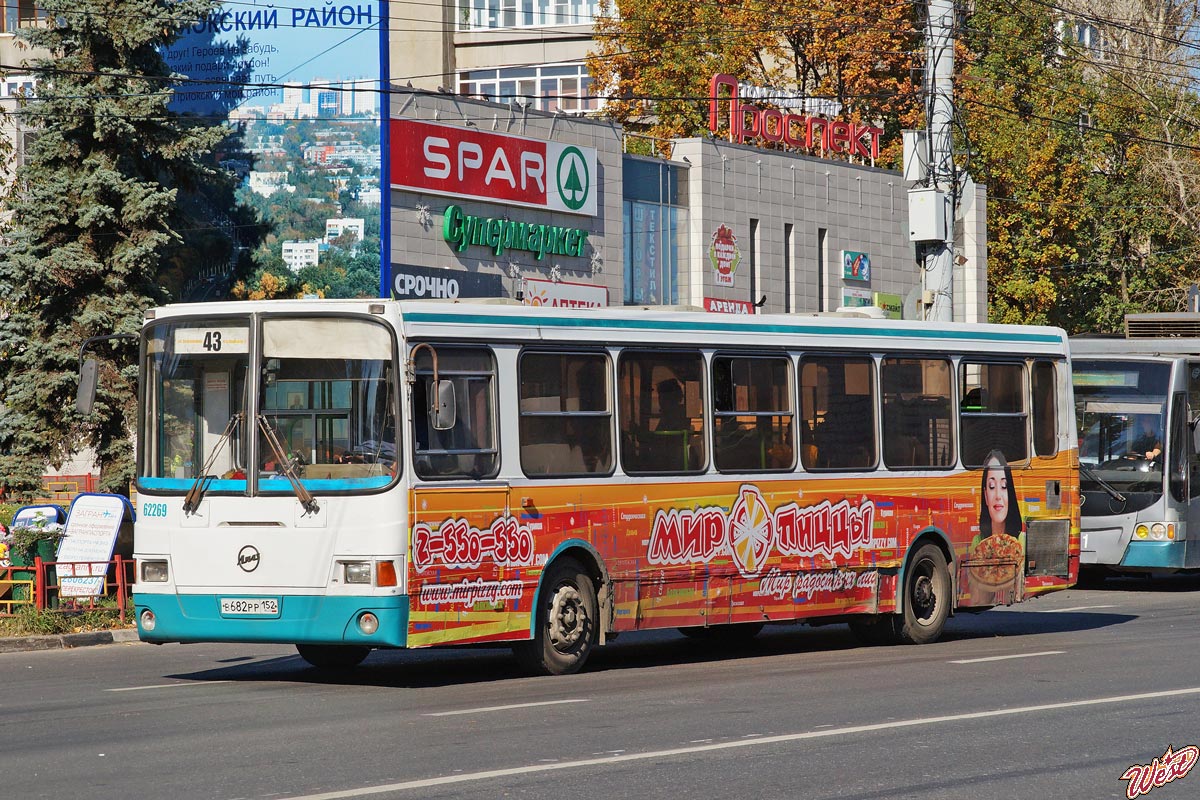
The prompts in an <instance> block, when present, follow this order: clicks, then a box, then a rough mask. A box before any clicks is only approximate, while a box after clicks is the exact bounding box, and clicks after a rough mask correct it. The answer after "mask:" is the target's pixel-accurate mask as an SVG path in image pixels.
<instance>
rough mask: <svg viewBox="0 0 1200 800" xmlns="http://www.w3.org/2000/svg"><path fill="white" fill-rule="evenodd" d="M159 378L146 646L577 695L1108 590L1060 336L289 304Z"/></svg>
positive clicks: (186, 325)
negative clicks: (624, 659) (555, 682)
mask: <svg viewBox="0 0 1200 800" xmlns="http://www.w3.org/2000/svg"><path fill="white" fill-rule="evenodd" d="M139 358H140V381H141V389H140V392H141V396H140V410H139V422H138V428H137V475H136V485H137V503H138V509H137V510H138V516H137V523H136V530H135V536H134V538H135V546H134V550H135V553H134V555H135V558H136V559H137V583H136V586H135V590H134V601H135V604H136V607H137V624H138V630H139V633H140V635H141V637H142V638H143V639H144V640H146V641H151V642H200V641H223V642H275V643H289V644H294V645H296V646H297V648H298V650H299V652H300V655H301V656H302V657H304V658H305V659H306V660H308V661H309V662H311V663H313V664H314V665H317V666H323V667H333V668H339V667H349V666H352V665H354V664H357V663H358V662H359V661H361V660H362V659H363V658H365V657H366V656H367V654H368V653H369V652H370V651H371V650H372V649H374V648H400V647H432V646H446V645H462V644H490V645H504V646H512V647H513V648H514V649H515V650H516V652H517V654H518V655H519V656H520V658H521V660H522V661H523V662H524V663H525V664H526V665H527V666H528V667H529V668H531V669H532V670H533V671H536V672H542V673H564V672H572V671H574V670H577V669H579V668H581V666H582V665H583V663H584V662H585V660H586V659H587V657H588V654H589V653H590V652H591V650H592V648H593V647H596V646H600V645H603V644H605V642H606V641H607V640H608V638H610V637H612V636H614V635H616V634H618V633H622V632H626V631H635V630H648V629H655V628H679V629H681V630H683V631H684V632H685V633H687V634H688V635H693V636H713V635H721V636H752V635H754V634H755V633H756V632H757V631H758V630H759V629H760V628H761V627H762V626H763V624H764V623H768V622H770V623H795V622H801V621H814V620H821V621H834V620H836V621H844V622H849V623H851V626H852V627H853V629H854V630H855V631H856V632H857V633H859V634H860V635H861V636H862V637H863V638H864V639H866V640H867V641H870V642H889V641H890V642H904V643H921V642H929V641H933V640H935V639H936V638H937V637H938V636H939V635H940V634H941V631H942V628H943V626H944V624H945V622H946V620H947V618H948V617H949V616H950V615H951V614H952V613H955V612H956V610H960V609H967V610H971V611H978V610H982V609H984V608H988V607H991V606H994V605H1006V604H1009V603H1015V602H1020V601H1022V600H1025V599H1027V598H1030V597H1034V596H1036V595H1039V594H1042V593H1046V592H1050V591H1054V590H1057V589H1063V588H1066V587H1067V586H1069V585H1071V583H1073V582H1074V580H1075V578H1076V574H1077V570H1078V547H1079V527H1078V525H1079V521H1078V520H1079V518H1078V508H1079V502H1078V497H1079V495H1078V471H1077V469H1076V465H1077V463H1078V459H1077V456H1076V453H1075V442H1076V439H1075V422H1074V406H1073V404H1072V403H1071V397H1070V389H1071V382H1070V370H1069V365H1068V351H1067V337H1066V335H1065V333H1063V331H1061V330H1059V329H1056V328H1039V327H1022V326H1003V325H953V324H935V323H922V322H913V321H900V320H877V319H867V318H864V317H859V316H857V315H748V316H737V315H724V314H710V313H705V312H703V311H699V310H686V309H662V308H656V309H642V308H631V309H626V308H604V309H586V310H585V309H559V308H531V307H527V306H521V305H518V304H512V303H483V302H479V303H452V302H439V301H414V302H396V301H384V300H288V301H263V302H230V303H206V304H194V305H175V306H167V307H163V308H158V309H153V310H152V311H150V312H148V313H147V315H146V321H145V324H144V326H143V329H142V332H141V344H140V356H139ZM85 374H87V371H85ZM91 374H93V375H94V371H93V372H92V373H91Z"/></svg>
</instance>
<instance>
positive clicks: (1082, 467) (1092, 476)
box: [1079, 461, 1125, 503]
mask: <svg viewBox="0 0 1200 800" xmlns="http://www.w3.org/2000/svg"><path fill="white" fill-rule="evenodd" d="M1079 471H1080V472H1082V473H1083V474H1084V475H1086V476H1087V477H1088V480H1092V481H1095V482H1096V485H1098V486H1099V487H1100V488H1101V489H1103V490H1104V491H1106V492H1108V494H1109V496H1110V497H1112V499H1113V500H1116V501H1117V502H1120V503H1124V502H1125V495H1123V494H1121V493H1120V492H1118V491H1117V490H1116V489H1114V488H1113V487H1112V486H1110V485H1109V484H1108V482H1107V481H1105V480H1104V479H1103V478H1101V477H1100V476H1099V475H1097V474H1096V473H1094V472H1092V470H1091V468H1089V467H1088V465H1087V464H1085V463H1083V462H1082V461H1080V462H1079Z"/></svg>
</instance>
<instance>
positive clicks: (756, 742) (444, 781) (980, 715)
mask: <svg viewBox="0 0 1200 800" xmlns="http://www.w3.org/2000/svg"><path fill="white" fill-rule="evenodd" d="M1184 695H1200V686H1194V687H1191V688H1188V689H1168V690H1166V691H1161V692H1143V693H1142V694H1125V695H1116V696H1112V697H1094V698H1092V699H1090V700H1069V701H1066V702H1063V703H1046V704H1044V705H1037V706H1018V707H1016V708H997V709H993V710H991V711H968V712H965V713H962V714H945V715H942V716H937V717H917V718H916V719H904V720H895V721H893V722H877V723H873V724H869V725H852V726H849V727H845V728H834V729H832V730H823V731H805V732H804V733H788V734H780V735H778V736H763V737H759V738H756V739H735V740H733V741H728V742H720V743H716V744H702V745H694V746H691V747H675V748H671V749H669V750H653V751H650V752H646V753H624V754H622V755H619V756H601V757H598V758H583V759H578V760H576V761H559V762H555V763H553V764H537V765H530V766H524V767H508V768H506V769H492V770H487V771H484V772H464V773H459V774H456V775H443V776H440V777H437V778H423V779H420V780H413V781H402V782H399V783H389V784H385V785H382V786H365V787H363V788H361V789H343V790H341V791H335V792H322V793H320V794H305V795H293V796H290V797H288V798H285V800H344V798H351V797H368V796H370V795H374V794H385V793H387V792H402V791H405V790H407V789H428V788H430V787H432V786H447V785H451V784H456V783H470V782H473V781H484V780H490V779H492V778H507V777H511V776H516V775H535V774H537V773H541V772H551V771H556V770H562V769H570V770H577V769H580V768H582V767H595V766H608V765H611V764H623V763H628V762H633V761H649V760H652V759H661V758H670V757H672V756H687V755H694V754H696V753H711V752H714V751H717V750H732V749H734V748H739V747H762V746H763V745H770V744H780V743H788V742H799V741H803V740H805V739H827V738H829V737H833V736H849V735H851V734H857V733H873V732H875V731H886V730H894V729H896V728H913V727H918V726H922V725H938V724H941V723H947V722H962V721H964V720H975V719H988V718H992V717H1007V716H1013V715H1016V714H1033V713H1037V712H1039V711H1058V710H1061V709H1065V708H1084V707H1087V706H1101V705H1111V704H1114V703H1134V702H1137V701H1139V700H1159V699H1162V698H1165V697H1181V696H1184Z"/></svg>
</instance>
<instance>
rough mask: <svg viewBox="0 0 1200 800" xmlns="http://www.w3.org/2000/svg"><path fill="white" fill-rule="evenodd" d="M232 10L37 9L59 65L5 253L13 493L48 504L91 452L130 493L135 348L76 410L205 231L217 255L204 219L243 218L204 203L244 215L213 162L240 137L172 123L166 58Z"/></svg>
mask: <svg viewBox="0 0 1200 800" xmlns="http://www.w3.org/2000/svg"><path fill="white" fill-rule="evenodd" d="M218 6H219V3H218V2H215V0H39V3H38V7H39V9H40V10H43V11H44V12H46V19H45V24H44V26H42V27H37V28H30V29H26V30H25V31H23V33H22V35H23V38H25V39H26V40H27V41H28V43H29V44H30V45H32V46H33V47H35V48H43V49H45V50H46V51H49V52H50V53H51V54H52V55H51V57H50V58H44V59H40V60H37V61H35V62H34V63H33V64H32V65H31V67H32V72H33V73H34V74H35V75H36V76H37V79H38V82H37V89H36V98H35V99H33V100H31V101H30V102H29V103H28V104H27V105H26V107H25V108H24V109H23V110H22V111H21V112H19V113H21V114H22V116H23V122H24V124H25V125H26V127H27V128H31V129H33V131H34V134H35V138H34V140H33V142H32V144H31V145H30V146H29V148H28V150H27V153H26V160H25V163H24V164H23V165H21V166H20V167H19V168H18V169H17V171H16V178H15V182H14V184H13V186H12V187H11V190H10V192H9V196H8V198H7V207H8V211H9V213H10V214H11V219H10V220H9V222H8V223H7V225H6V229H5V230H4V247H3V250H2V252H0V297H2V298H3V303H4V310H5V311H6V312H7V317H6V318H3V320H2V323H0V483H7V488H8V490H9V492H10V493H11V494H13V495H14V496H17V497H21V496H29V495H30V494H33V493H35V492H36V491H37V490H38V489H39V487H40V483H41V475H42V474H43V472H44V470H45V468H46V467H47V466H49V465H59V464H61V463H62V462H63V461H64V460H65V459H66V458H67V456H69V455H70V454H71V453H73V452H78V451H80V450H81V449H83V448H87V447H90V448H92V449H94V451H95V453H96V461H97V466H99V468H100V475H101V481H100V482H101V487H102V488H103V489H105V490H109V491H124V490H125V489H126V488H127V487H128V482H129V480H130V478H131V477H132V474H133V464H132V437H133V435H134V415H135V410H136V376H137V364H136V355H137V347H136V345H135V344H134V343H132V342H127V341H117V342H112V343H105V344H104V345H102V346H100V347H99V348H98V350H97V354H98V355H100V356H101V361H100V391H99V394H98V396H97V402H96V405H95V409H94V411H93V413H92V414H91V415H89V416H87V417H81V416H80V415H78V414H77V413H76V411H75V409H74V397H75V389H76V382H77V369H78V363H79V361H78V358H79V349H80V345H81V344H82V343H83V342H84V340H85V339H87V338H88V337H91V336H100V335H108V334H115V333H136V332H137V331H138V329H139V328H140V325H141V322H142V319H143V314H144V312H145V310H146V309H147V308H150V307H151V306H154V305H157V304H160V303H163V302H165V301H168V300H170V299H172V297H171V295H172V287H171V283H170V281H172V280H173V281H175V282H176V286H178V285H181V284H180V283H179V277H180V273H181V261H182V260H186V259H185V257H184V256H182V255H181V254H186V253H187V252H189V250H188V248H189V241H188V239H189V237H193V236H195V235H196V232H197V231H199V232H201V233H203V234H204V235H205V236H206V237H207V241H208V243H209V244H208V246H211V242H212V235H213V230H212V228H213V223H212V222H211V219H212V217H210V218H209V220H208V221H206V220H203V219H196V218H195V215H196V214H197V213H204V214H219V215H223V216H224V218H226V219H228V218H229V217H231V216H234V215H236V209H235V208H234V207H233V206H232V205H230V206H229V207H228V208H225V209H215V208H213V207H212V205H211V203H201V202H195V198H197V197H199V196H206V197H208V198H210V199H211V198H213V197H226V198H227V199H228V201H229V202H230V203H231V204H232V198H233V195H232V182H231V181H230V179H229V176H228V175H226V174H224V172H223V171H219V170H216V169H214V168H213V167H212V163H213V162H212V161H211V160H206V157H208V156H210V154H211V152H212V150H213V148H214V147H216V146H217V145H218V144H219V143H220V142H221V141H222V140H223V139H225V138H226V137H227V136H228V135H229V131H228V129H226V128H224V127H222V126H214V125H212V124H211V123H209V122H208V121H204V120H197V119H192V118H185V117H181V116H180V115H177V114H174V113H172V112H170V111H168V109H167V105H168V103H169V102H170V98H171V88H172V87H171V81H170V80H169V76H170V70H169V69H168V67H167V65H166V63H165V61H164V59H163V56H162V54H161V48H162V47H163V46H164V45H165V44H168V43H170V42H172V41H174V39H175V38H176V35H177V32H179V31H180V30H182V29H183V28H185V27H187V26H191V25H194V24H196V23H197V22H198V21H199V20H202V19H205V18H207V16H208V15H209V13H210V12H211V11H213V10H214V9H215V8H217V7H218ZM213 187H221V188H228V189H229V191H225V192H223V193H222V192H219V191H214V188H213ZM185 209H186V210H185ZM198 209H204V211H202V212H198ZM189 216H190V217H191V218H189ZM192 252H194V251H192ZM183 271H184V272H185V271H186V266H184V267H183ZM183 277H184V279H186V275H184V276H183ZM164 280H166V281H167V282H166V283H164Z"/></svg>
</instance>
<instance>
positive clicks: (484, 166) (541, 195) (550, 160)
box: [391, 119, 599, 217]
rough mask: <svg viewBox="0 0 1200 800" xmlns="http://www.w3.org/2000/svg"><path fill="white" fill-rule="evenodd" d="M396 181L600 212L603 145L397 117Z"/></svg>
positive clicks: (548, 207)
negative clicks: (600, 152)
mask: <svg viewBox="0 0 1200 800" xmlns="http://www.w3.org/2000/svg"><path fill="white" fill-rule="evenodd" d="M391 156H392V159H391V163H392V169H391V172H392V174H391V185H392V187H393V188H397V189H411V190H414V191H418V192H429V193H431V194H441V195H447V196H450V197H457V198H474V199H477V200H486V201H488V202H492V203H504V204H506V205H516V206H528V207H530V208H540V209H544V210H549V211H565V212H566V213H568V214H586V215H588V216H593V217H594V216H596V207H597V195H598V194H599V189H598V181H597V175H596V151H595V149H594V148H591V147H583V146H581V145H573V144H562V143H560V142H547V141H544V140H542V139H527V138H525V137H523V136H510V135H508V134H503V133H492V132H490V131H481V130H478V129H477V128H459V127H456V126H454V125H435V124H433V123H429V122H417V121H415V120H407V119H393V120H391Z"/></svg>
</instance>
